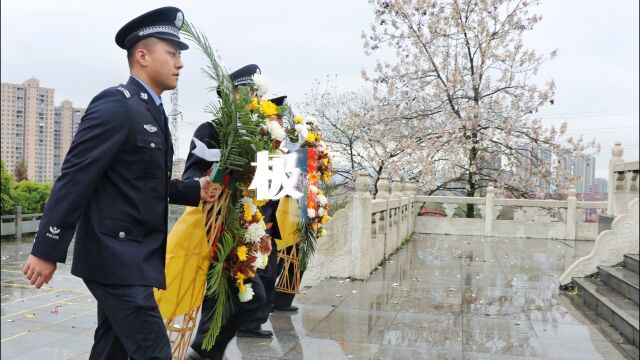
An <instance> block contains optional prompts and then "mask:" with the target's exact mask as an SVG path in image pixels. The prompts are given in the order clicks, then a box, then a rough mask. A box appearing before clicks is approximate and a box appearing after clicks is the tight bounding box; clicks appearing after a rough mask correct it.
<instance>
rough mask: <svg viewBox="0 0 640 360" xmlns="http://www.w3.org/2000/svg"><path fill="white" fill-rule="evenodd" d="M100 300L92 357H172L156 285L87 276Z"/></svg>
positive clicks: (114, 359) (94, 359)
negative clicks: (108, 282)
mask: <svg viewBox="0 0 640 360" xmlns="http://www.w3.org/2000/svg"><path fill="white" fill-rule="evenodd" d="M84 283H85V284H86V285H87V288H89V291H91V294H93V296H94V297H95V298H96V300H97V301H98V327H97V328H96V332H95V335H94V343H93V347H92V348H91V355H90V357H89V359H90V360H98V359H104V360H120V359H122V360H127V359H134V360H142V359H158V360H159V359H162V360H170V359H171V345H170V344H169V338H168V337H167V330H166V329H165V326H164V322H163V321H162V316H161V315H160V310H158V305H157V303H156V300H155V298H154V297H153V288H152V287H149V286H132V285H106V284H101V283H97V282H93V281H87V280H85V281H84Z"/></svg>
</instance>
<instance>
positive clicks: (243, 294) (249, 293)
mask: <svg viewBox="0 0 640 360" xmlns="http://www.w3.org/2000/svg"><path fill="white" fill-rule="evenodd" d="M238 297H239V298H240V302H247V301H249V300H251V299H253V284H244V291H240V292H239V293H238Z"/></svg>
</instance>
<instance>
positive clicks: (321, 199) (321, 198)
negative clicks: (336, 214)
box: [318, 195, 329, 207]
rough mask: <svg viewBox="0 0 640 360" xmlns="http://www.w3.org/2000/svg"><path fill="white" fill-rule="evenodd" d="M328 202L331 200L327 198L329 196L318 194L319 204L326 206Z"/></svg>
mask: <svg viewBox="0 0 640 360" xmlns="http://www.w3.org/2000/svg"><path fill="white" fill-rule="evenodd" d="M327 203H329V200H327V197H326V196H324V195H318V204H319V205H320V206H323V207H324V206H325V205H327Z"/></svg>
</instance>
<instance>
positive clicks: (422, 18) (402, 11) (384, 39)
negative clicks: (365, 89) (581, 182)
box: [362, 0, 597, 217]
mask: <svg viewBox="0 0 640 360" xmlns="http://www.w3.org/2000/svg"><path fill="white" fill-rule="evenodd" d="M371 3H372V4H373V7H374V11H375V18H374V22H373V24H372V26H371V28H370V29H369V30H368V31H366V32H363V35H362V37H363V43H364V48H365V52H366V53H367V54H370V55H374V54H380V55H379V59H380V58H383V59H386V60H378V62H377V65H376V67H375V70H374V71H373V73H371V74H370V73H367V72H365V71H363V77H364V78H365V80H368V81H370V82H371V83H372V84H373V99H374V100H375V101H376V102H377V103H378V104H382V105H383V106H384V107H386V108H387V109H393V112H392V113H389V115H390V116H388V117H387V116H384V117H382V118H379V119H377V121H376V123H377V124H379V125H380V127H382V128H385V130H383V131H388V129H393V128H395V129H396V130H397V129H398V128H401V129H407V130H408V131H407V133H410V134H408V135H407V136H408V141H407V142H404V143H403V146H404V145H406V149H405V150H404V152H405V153H406V156H405V159H408V160H409V163H404V164H402V165H403V166H401V167H400V168H401V169H405V170H406V169H408V168H410V169H415V170H416V171H414V173H412V174H410V177H411V178H413V179H417V180H418V181H420V182H421V184H423V185H424V186H426V187H427V189H428V190H429V192H434V191H439V190H448V191H453V192H457V193H462V194H464V195H465V196H470V197H473V196H476V195H481V194H482V193H483V192H484V190H485V189H486V187H488V186H489V185H494V186H497V187H499V188H501V189H503V190H504V191H505V192H506V193H508V194H511V195H512V196H514V197H533V196H535V195H536V194H537V195H540V194H542V193H544V192H548V191H549V190H548V189H552V190H553V191H555V192H563V191H564V190H565V189H566V187H567V185H568V183H569V182H570V181H567V179H566V177H565V176H564V175H563V174H566V172H565V171H564V169H563V168H562V167H563V166H564V164H565V163H566V162H565V161H562V159H567V158H570V157H573V156H579V155H580V154H581V153H583V152H584V151H586V150H588V149H593V148H596V147H597V144H596V143H595V141H591V142H588V143H587V142H585V141H583V139H582V138H578V139H572V138H565V132H566V130H567V126H566V124H563V125H562V126H561V127H560V128H559V129H555V128H553V127H551V128H545V127H544V126H543V125H542V122H541V120H540V119H539V118H538V117H536V113H537V112H538V110H539V109H540V107H541V106H543V105H545V104H548V103H550V104H553V101H554V99H553V95H554V91H555V84H554V82H553V81H552V80H551V81H548V82H547V83H546V84H540V83H538V82H537V81H538V80H537V79H535V75H536V73H537V71H538V69H539V68H540V66H541V65H542V64H543V63H544V62H545V61H547V60H549V59H552V58H553V57H554V56H555V55H556V51H555V50H554V51H553V52H551V53H550V54H548V55H542V54H538V53H536V51H534V50H530V49H527V48H526V47H525V45H524V43H523V34H524V33H525V32H526V31H530V30H532V29H533V27H534V26H535V25H536V24H537V23H538V22H539V21H540V20H541V16H539V15H536V14H533V13H532V12H531V11H532V8H533V7H534V6H535V5H537V4H538V1H518V0H389V1H383V0H372V1H371ZM375 108H376V109H380V107H375ZM368 131H369V130H368V129H367V130H366V132H368ZM417 140H422V141H421V142H418V141H417ZM412 141H413V142H414V143H411V142H412ZM400 143H402V141H400V142H399V143H398V144H400ZM394 145H395V143H394ZM411 162H428V166H424V165H423V166H414V164H411ZM396 171H400V170H398V169H396ZM405 172H406V171H405ZM467 216H468V217H472V216H473V205H468V206H467Z"/></svg>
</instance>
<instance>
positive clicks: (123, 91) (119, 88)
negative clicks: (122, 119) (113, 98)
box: [116, 86, 131, 99]
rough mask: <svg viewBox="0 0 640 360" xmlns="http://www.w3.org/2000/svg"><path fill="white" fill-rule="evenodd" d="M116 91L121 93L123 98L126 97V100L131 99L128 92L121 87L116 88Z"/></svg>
mask: <svg viewBox="0 0 640 360" xmlns="http://www.w3.org/2000/svg"><path fill="white" fill-rule="evenodd" d="M116 90H118V91H120V92H121V93H122V95H124V97H126V98H127V99H129V98H130V97H131V94H130V93H129V90H127V89H125V88H123V87H122V86H118V87H117V88H116Z"/></svg>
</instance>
